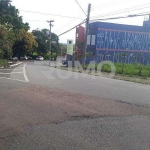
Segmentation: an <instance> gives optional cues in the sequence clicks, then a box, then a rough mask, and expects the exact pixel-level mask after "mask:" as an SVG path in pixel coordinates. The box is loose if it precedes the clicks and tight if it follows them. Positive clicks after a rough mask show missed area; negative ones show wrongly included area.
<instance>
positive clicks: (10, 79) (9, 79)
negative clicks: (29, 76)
mask: <svg viewBox="0 0 150 150" xmlns="http://www.w3.org/2000/svg"><path fill="white" fill-rule="evenodd" d="M0 79H7V80H14V81H19V82H25V83H27V81H23V80H19V79H12V78H6V77H0Z"/></svg>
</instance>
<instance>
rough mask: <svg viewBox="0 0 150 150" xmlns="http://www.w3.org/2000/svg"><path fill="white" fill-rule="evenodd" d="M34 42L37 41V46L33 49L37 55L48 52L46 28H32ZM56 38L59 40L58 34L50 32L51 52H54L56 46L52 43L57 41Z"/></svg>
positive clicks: (47, 31)
mask: <svg viewBox="0 0 150 150" xmlns="http://www.w3.org/2000/svg"><path fill="white" fill-rule="evenodd" d="M32 33H33V35H34V37H35V40H36V42H37V43H38V47H37V48H35V49H34V51H35V52H37V53H38V55H45V54H47V53H48V52H49V35H47V33H49V30H48V29H42V30H33V31H32ZM57 40H59V38H58V36H57V35H56V34H54V33H52V47H51V48H52V52H56V49H57V48H56V47H55V44H54V43H57Z"/></svg>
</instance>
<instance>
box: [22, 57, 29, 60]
mask: <svg viewBox="0 0 150 150" xmlns="http://www.w3.org/2000/svg"><path fill="white" fill-rule="evenodd" d="M20 59H21V60H27V59H28V58H27V56H23V57H20Z"/></svg>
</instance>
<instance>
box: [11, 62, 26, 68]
mask: <svg viewBox="0 0 150 150" xmlns="http://www.w3.org/2000/svg"><path fill="white" fill-rule="evenodd" d="M22 63H23V62H18V63H16V64H13V65H10V68H11V67H15V66H18V65H20V64H22Z"/></svg>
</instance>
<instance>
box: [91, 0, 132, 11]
mask: <svg viewBox="0 0 150 150" xmlns="http://www.w3.org/2000/svg"><path fill="white" fill-rule="evenodd" d="M128 2H130V0H128V1H125V2H120V3H119V2H113V3H108V4H105V5H101V6H100V7H96V8H92V9H91V12H94V11H97V10H102V9H106V8H109V7H112V6H114V5H115V4H117V5H119V4H125V3H128ZM105 6H107V7H105Z"/></svg>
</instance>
